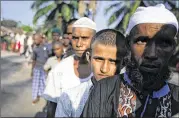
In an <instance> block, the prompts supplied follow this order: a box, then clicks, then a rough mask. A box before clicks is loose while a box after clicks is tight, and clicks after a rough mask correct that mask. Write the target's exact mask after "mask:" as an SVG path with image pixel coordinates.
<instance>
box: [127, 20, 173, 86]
mask: <svg viewBox="0 0 179 119" xmlns="http://www.w3.org/2000/svg"><path fill="white" fill-rule="evenodd" d="M136 28H137V30H138V32H137V33H136V34H135V35H134V37H133V38H132V39H131V40H130V48H131V52H132V57H133V58H134V60H135V62H136V64H137V66H138V68H139V70H140V72H141V73H142V76H143V82H144V84H143V85H144V87H145V85H146V86H149V85H150V86H152V85H153V84H154V83H155V81H153V79H152V78H151V76H156V77H157V76H158V78H159V79H160V78H162V74H163V73H164V72H165V69H166V68H167V67H168V61H169V59H170V57H171V56H172V54H173V52H174V49H175V44H176V42H175V40H174V36H175V32H173V33H170V32H168V33H167V32H166V31H171V30H170V28H169V27H167V26H165V25H164V24H151V23H150V24H139V25H137V26H136ZM159 84H161V83H159ZM159 84H158V88H160V87H161V86H162V84H161V86H159Z"/></svg>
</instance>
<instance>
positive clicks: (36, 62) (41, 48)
mask: <svg viewBox="0 0 179 119" xmlns="http://www.w3.org/2000/svg"><path fill="white" fill-rule="evenodd" d="M33 38H34V42H35V45H36V46H35V47H34V49H33V57H32V60H33V63H32V74H31V75H32V77H33V81H32V99H33V101H32V103H33V104H35V103H37V102H38V101H39V99H40V96H41V94H42V93H43V91H44V88H45V78H46V73H45V71H44V69H43V66H44V64H45V62H46V61H47V59H48V51H47V46H46V45H45V44H44V42H43V36H42V35H41V34H39V33H36V34H35V35H34V37H33Z"/></svg>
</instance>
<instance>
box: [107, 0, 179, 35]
mask: <svg viewBox="0 0 179 119" xmlns="http://www.w3.org/2000/svg"><path fill="white" fill-rule="evenodd" d="M159 3H163V4H165V3H168V4H169V6H170V7H171V11H172V12H173V13H174V14H175V15H176V17H177V19H178V20H179V12H178V11H179V6H177V5H176V1H171V0H160V1H155V0H150V1H149V0H148V1H146V0H134V1H119V2H117V3H116V2H115V3H114V4H111V5H110V6H109V7H107V8H106V9H105V15H106V14H108V13H109V12H110V10H112V9H114V8H117V10H116V11H115V12H113V13H112V15H111V16H110V17H109V19H108V26H110V25H111V24H113V23H114V22H116V20H118V18H119V17H121V16H122V19H121V21H119V22H118V24H117V25H116V26H115V27H114V28H115V29H117V30H119V31H121V32H122V33H124V32H125V31H126V29H127V25H128V22H129V19H130V17H131V15H132V14H133V13H134V12H135V11H136V9H137V8H138V7H139V6H152V5H156V4H159Z"/></svg>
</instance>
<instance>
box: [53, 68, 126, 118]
mask: <svg viewBox="0 0 179 119" xmlns="http://www.w3.org/2000/svg"><path fill="white" fill-rule="evenodd" d="M125 72H126V68H125V67H124V68H122V69H121V71H120V74H123V73H125ZM92 86H93V84H92V81H91V79H90V80H89V81H88V82H84V83H82V84H80V85H79V86H77V87H74V88H71V89H69V90H66V91H64V92H63V93H62V94H61V96H60V97H59V98H58V103H57V108H56V113H55V117H80V115H81V113H82V111H83V108H84V106H85V103H86V101H87V99H88V97H89V94H90V92H91V91H90V90H91V89H92V88H91V87H92Z"/></svg>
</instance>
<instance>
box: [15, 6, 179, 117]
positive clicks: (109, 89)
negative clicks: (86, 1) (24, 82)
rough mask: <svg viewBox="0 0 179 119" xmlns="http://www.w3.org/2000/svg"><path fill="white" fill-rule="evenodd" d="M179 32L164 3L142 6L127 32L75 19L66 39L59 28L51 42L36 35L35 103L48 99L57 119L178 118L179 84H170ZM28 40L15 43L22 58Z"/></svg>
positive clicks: (32, 53)
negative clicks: (98, 26)
mask: <svg viewBox="0 0 179 119" xmlns="http://www.w3.org/2000/svg"><path fill="white" fill-rule="evenodd" d="M177 33H178V21H177V19H176V16H175V15H174V14H173V13H172V12H171V11H169V10H167V9H166V8H165V6H164V5H163V4H158V5H156V6H149V7H138V8H137V10H136V11H135V12H134V14H133V15H132V16H131V18H130V21H129V24H128V27H127V30H126V33H125V34H122V33H120V32H119V31H117V30H114V29H103V30H100V31H98V32H97V29H96V23H95V22H94V21H92V20H91V19H89V18H87V17H82V18H79V19H71V20H70V21H69V22H68V24H67V26H66V31H65V32H64V33H63V35H62V34H61V31H60V29H58V28H54V29H53V30H52V42H51V43H47V42H46V38H45V36H44V35H43V34H41V33H35V34H33V35H32V36H31V37H29V38H28V39H29V40H27V46H28V47H27V48H25V49H26V52H27V54H28V55H30V58H29V59H30V60H32V73H31V75H32V79H33V80H32V103H33V104H36V103H38V101H39V99H40V98H44V99H45V100H46V101H47V107H46V108H47V117H52V118H53V117H87V118H88V117H173V116H176V115H177V114H179V85H175V84H171V83H170V82H169V79H170V78H171V71H170V69H169V65H168V64H169V60H170V58H171V56H172V54H173V53H174V51H175V48H176V46H177V44H178V43H179V40H178V39H177V38H176V35H177ZM20 35H21V33H20ZM16 37H20V36H18V35H16ZM24 37H25V36H21V38H17V39H24ZM15 39H16V38H15ZM23 42H24V41H23V40H19V41H16V45H15V47H17V49H18V50H19V51H20V53H21V54H22V53H24V47H23V45H22V44H24V43H23ZM33 42H34V43H33ZM18 44H20V45H18ZM32 44H34V46H33V47H32Z"/></svg>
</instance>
